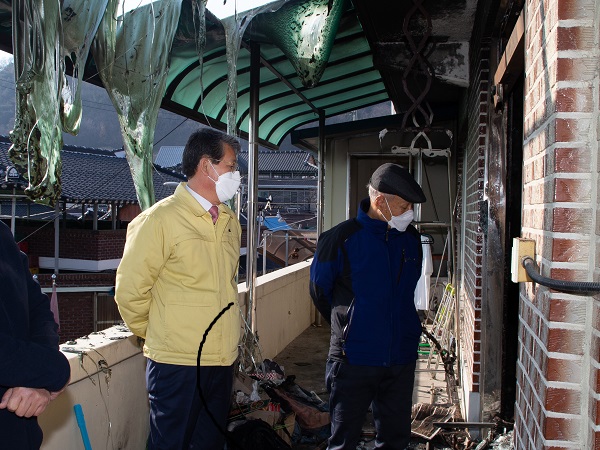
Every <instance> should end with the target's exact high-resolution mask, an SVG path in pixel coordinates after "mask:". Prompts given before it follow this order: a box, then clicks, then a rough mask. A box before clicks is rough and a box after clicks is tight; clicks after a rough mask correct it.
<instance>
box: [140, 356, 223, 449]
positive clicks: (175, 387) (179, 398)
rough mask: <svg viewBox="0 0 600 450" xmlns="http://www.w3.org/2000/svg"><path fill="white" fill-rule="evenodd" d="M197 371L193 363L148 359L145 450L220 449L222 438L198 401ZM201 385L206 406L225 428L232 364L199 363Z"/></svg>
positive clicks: (221, 447)
mask: <svg viewBox="0 0 600 450" xmlns="http://www.w3.org/2000/svg"><path fill="white" fill-rule="evenodd" d="M196 371H197V368H196V367H195V366H176V365H172V364H162V363H158V362H156V361H152V360H150V359H149V360H148V363H147V366H146V386H147V388H148V398H149V400H150V438H149V440H148V450H182V449H185V450H187V449H194V450H196V449H201V450H222V449H223V447H224V444H225V437H224V436H223V435H222V434H221V432H220V431H219V429H218V428H216V427H215V425H214V424H213V422H212V420H211V419H210V416H209V415H208V413H207V411H206V409H205V408H204V406H203V404H202V401H201V400H200V395H199V392H198V388H197V384H196V378H197V377H196ZM200 387H201V389H202V394H203V396H204V398H205V400H206V402H207V405H208V409H209V410H210V412H211V413H212V415H213V416H214V418H215V419H216V420H217V422H218V423H219V424H220V426H221V428H222V429H223V430H224V429H225V427H226V423H227V416H228V415H229V407H230V404H231V390H232V387H233V366H226V367H219V366H209V367H207V366H202V367H201V368H200Z"/></svg>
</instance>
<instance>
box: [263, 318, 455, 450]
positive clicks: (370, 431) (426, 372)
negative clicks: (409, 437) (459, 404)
mask: <svg viewBox="0 0 600 450" xmlns="http://www.w3.org/2000/svg"><path fill="white" fill-rule="evenodd" d="M329 333H330V330H329V326H328V325H327V324H326V323H324V324H323V326H320V327H315V326H311V327H309V328H308V329H306V331H304V332H303V333H302V334H301V335H300V336H298V338H296V339H295V340H294V341H293V342H292V343H290V344H289V345H288V346H287V347H286V348H285V349H284V350H283V351H282V352H281V353H280V354H279V355H277V357H276V358H274V361H275V362H276V363H277V364H279V365H280V366H282V367H283V369H284V372H285V375H286V376H290V375H295V376H296V379H295V382H296V384H297V385H299V386H301V387H302V388H304V389H305V390H307V391H313V392H315V393H316V394H317V395H318V396H319V397H320V398H321V399H323V400H325V401H327V400H328V393H327V390H326V387H325V363H326V360H327V352H328V350H329V336H330V334H329ZM434 366H435V360H433V363H432V364H430V365H429V367H428V356H427V355H420V358H419V360H418V362H417V373H416V377H415V386H414V391H413V404H416V403H426V404H430V403H433V404H436V405H440V406H449V399H448V396H447V393H446V381H445V376H444V372H443V366H441V365H440V367H439V368H438V369H440V370H441V371H440V372H432V371H431V370H430V369H432V368H434ZM434 376H435V377H434ZM374 431H375V430H374V426H373V422H372V417H370V415H368V416H367V420H366V421H365V425H364V426H363V435H364V436H365V439H364V443H363V444H362V447H359V448H363V449H369V448H373V446H372V445H373V444H372V443H371V441H372V438H373V436H374ZM413 441H414V442H411V448H413V449H425V448H427V447H426V443H427V441H426V440H424V439H422V438H417V437H415V438H414V439H413ZM325 447H326V443H322V444H321V445H319V444H318V443H309V444H303V445H296V446H294V448H295V449H305V450H308V449H321V448H323V449H324V448H325ZM429 448H430V449H445V448H449V447H447V446H446V445H445V444H444V443H443V441H441V440H440V437H439V436H438V437H436V438H434V439H433V440H432V441H431V443H430V446H429Z"/></svg>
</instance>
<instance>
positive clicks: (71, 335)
mask: <svg viewBox="0 0 600 450" xmlns="http://www.w3.org/2000/svg"><path fill="white" fill-rule="evenodd" d="M38 281H39V283H40V286H42V288H50V287H52V278H51V275H50V274H40V275H38ZM56 285H57V286H58V287H59V288H65V287H79V288H81V287H86V286H108V287H112V286H114V285H115V274H114V273H72V274H62V273H59V274H58V277H57V281H56ZM48 296H50V294H48ZM57 299H58V311H59V316H60V333H59V335H60V342H63V343H64V342H67V341H70V340H74V339H77V338H79V337H82V336H87V335H88V334H90V333H91V332H93V331H94V293H93V292H57Z"/></svg>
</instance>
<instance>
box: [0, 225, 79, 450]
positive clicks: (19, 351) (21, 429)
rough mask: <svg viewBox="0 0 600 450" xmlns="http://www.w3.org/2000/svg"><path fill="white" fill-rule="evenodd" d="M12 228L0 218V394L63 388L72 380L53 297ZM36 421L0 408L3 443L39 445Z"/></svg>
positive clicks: (24, 446) (18, 446)
mask: <svg viewBox="0 0 600 450" xmlns="http://www.w3.org/2000/svg"><path fill="white" fill-rule="evenodd" d="M28 266H29V265H28V262H27V256H25V254H24V253H22V252H21V251H19V248H18V247H17V244H16V243H15V240H14V239H13V236H12V233H11V232H10V229H9V228H8V227H7V226H6V225H5V224H4V223H3V222H1V221H0V398H1V397H2V396H3V395H4V393H5V392H6V391H7V389H8V388H11V387H30V388H43V389H46V390H48V391H50V392H56V391H59V390H60V389H61V388H62V387H63V386H64V385H65V384H66V383H67V381H68V380H69V376H70V367H69V362H68V361H67V358H66V357H65V356H64V355H63V354H62V353H61V352H60V351H59V350H58V334H57V325H56V323H55V322H54V316H53V315H52V311H50V301H49V300H48V297H47V296H46V295H44V294H43V293H42V291H41V290H40V286H39V285H38V283H36V282H35V280H34V279H33V277H32V276H31V273H30V272H29V267H28ZM41 442H42V431H41V429H40V427H39V426H38V424H37V419H36V418H35V417H32V418H29V419H27V418H21V417H18V416H16V415H15V414H14V413H12V412H10V411H8V410H7V409H0V447H2V448H10V449H37V448H39V447H40V445H41Z"/></svg>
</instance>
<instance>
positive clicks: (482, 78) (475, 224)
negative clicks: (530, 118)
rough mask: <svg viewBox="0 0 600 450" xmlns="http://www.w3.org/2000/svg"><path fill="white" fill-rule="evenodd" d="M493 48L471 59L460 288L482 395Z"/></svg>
mask: <svg viewBox="0 0 600 450" xmlns="http://www.w3.org/2000/svg"><path fill="white" fill-rule="evenodd" d="M488 58H489V48H488V47H487V46H485V45H482V47H481V48H480V49H478V50H477V51H475V52H474V54H473V55H472V57H471V63H472V66H471V67H472V69H471V80H472V82H471V86H470V90H469V97H468V99H467V105H466V107H467V109H468V110H469V111H471V112H473V111H474V112H475V113H474V114H473V113H470V114H469V115H468V137H467V143H466V147H465V152H464V160H463V168H462V172H463V177H464V181H463V182H464V186H463V189H462V192H463V196H464V199H463V203H462V204H463V210H462V215H463V218H462V220H463V222H464V236H462V239H463V244H462V245H463V258H464V264H463V267H462V274H461V279H462V284H461V286H460V295H461V299H460V301H461V306H462V318H461V320H462V323H461V343H462V355H463V360H464V363H465V372H466V374H467V377H466V379H463V383H464V385H465V390H466V391H467V392H475V393H477V392H479V382H480V380H479V377H480V374H481V367H480V359H481V358H480V356H481V354H480V346H481V299H482V287H481V286H482V250H483V239H484V230H483V228H482V223H481V220H482V214H481V211H482V208H484V205H483V184H484V171H485V170H484V169H485V148H486V136H487V114H486V111H487V102H488V77H489V67H488Z"/></svg>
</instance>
